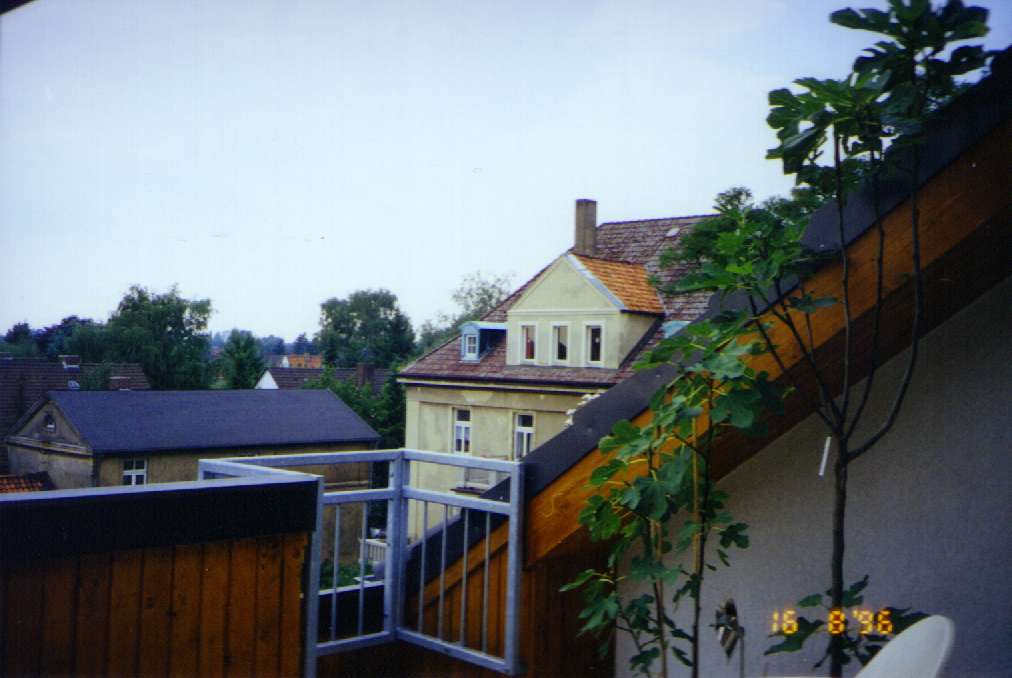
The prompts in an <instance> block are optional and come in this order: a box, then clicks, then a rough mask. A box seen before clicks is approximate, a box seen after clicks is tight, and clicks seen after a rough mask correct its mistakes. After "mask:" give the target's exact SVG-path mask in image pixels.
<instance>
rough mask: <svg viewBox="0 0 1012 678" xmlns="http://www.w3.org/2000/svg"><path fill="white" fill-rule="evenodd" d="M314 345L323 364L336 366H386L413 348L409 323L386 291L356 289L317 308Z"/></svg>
mask: <svg viewBox="0 0 1012 678" xmlns="http://www.w3.org/2000/svg"><path fill="white" fill-rule="evenodd" d="M316 336H317V342H318V343H319V345H320V347H321V348H322V351H323V357H324V361H325V362H326V363H327V364H329V365H334V366H337V367H353V366H355V365H356V364H358V363H360V362H369V363H373V364H375V365H377V366H379V367H390V366H391V365H393V364H394V363H397V362H400V361H402V360H404V359H405V358H406V357H407V356H409V355H410V354H411V351H412V349H413V348H414V342H415V333H414V331H413V330H412V329H411V322H410V321H409V320H408V317H407V316H406V315H404V313H403V312H401V310H400V308H399V307H398V305H397V296H396V295H394V294H393V293H392V292H390V291H388V290H383V289H379V290H358V291H356V292H352V293H351V294H350V295H348V297H347V298H345V299H337V298H331V299H328V300H327V301H325V302H323V303H322V304H321V305H320V331H319V332H318V333H317V335H316Z"/></svg>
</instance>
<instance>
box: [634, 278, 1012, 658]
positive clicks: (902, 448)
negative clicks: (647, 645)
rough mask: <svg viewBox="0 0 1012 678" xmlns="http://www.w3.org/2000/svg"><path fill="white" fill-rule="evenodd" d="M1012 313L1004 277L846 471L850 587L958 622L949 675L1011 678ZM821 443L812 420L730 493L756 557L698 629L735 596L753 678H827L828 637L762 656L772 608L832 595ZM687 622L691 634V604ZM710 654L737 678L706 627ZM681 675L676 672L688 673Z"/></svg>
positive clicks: (948, 331)
mask: <svg viewBox="0 0 1012 678" xmlns="http://www.w3.org/2000/svg"><path fill="white" fill-rule="evenodd" d="M1010 311H1012V280H1006V281H1005V282H1004V283H1002V284H1001V285H999V286H998V287H996V288H995V289H993V290H991V291H990V292H989V293H988V294H986V295H985V296H984V297H982V298H981V299H979V300H977V301H976V302H975V303H974V304H972V305H971V306H970V307H968V308H966V309H964V310H963V311H962V312H960V313H959V314H957V315H956V316H954V317H953V318H952V319H950V320H949V321H948V322H947V323H946V324H944V325H943V326H941V327H939V328H937V329H936V330H935V331H933V332H932V333H931V334H929V335H928V336H927V337H925V339H924V341H923V343H922V347H923V353H922V361H921V362H920V364H919V368H918V372H917V373H916V376H915V379H914V382H913V384H912V386H911V392H910V394H909V397H908V400H907V403H906V405H905V408H904V411H903V414H902V415H901V417H900V418H899V420H898V421H897V424H896V426H895V427H894V429H893V431H892V432H891V433H890V434H889V435H888V436H887V437H886V438H885V439H884V440H883V441H882V442H881V443H880V444H879V446H878V447H876V448H875V449H873V450H872V451H870V452H869V453H868V454H867V455H866V456H864V457H862V458H861V459H859V460H857V461H856V462H854V464H853V465H852V466H851V467H850V476H849V490H850V491H849V502H848V512H847V521H848V524H847V551H846V561H845V570H844V571H845V577H846V580H847V581H848V582H851V581H855V580H857V579H859V578H860V577H861V576H863V575H864V574H868V575H870V578H871V579H870V581H871V583H870V585H869V587H868V589H867V591H866V596H865V604H866V605H865V606H867V607H885V606H894V607H914V608H915V609H920V610H923V611H925V612H928V613H937V614H943V615H946V616H948V617H950V618H951V619H953V621H954V622H955V624H956V643H955V649H954V651H953V654H952V657H951V659H950V662H949V664H948V670H947V671H946V673H945V675H946V676H948V677H950V678H954V677H966V678H970V677H974V678H989V677H992V676H993V677H998V676H1012V566H1010V560H1012V558H1010V556H1012V455H1010V451H1012V433H1010V425H1012V413H1010V405H1009V394H1010V392H1012V387H1010V384H1012V349H1010V348H1009V347H1010V346H1012V314H1010ZM906 358H907V353H903V354H900V355H899V356H897V357H896V358H894V359H893V360H892V361H890V363H888V364H887V365H886V366H885V368H884V369H883V370H881V371H880V373H879V374H880V376H879V377H878V378H877V380H880V381H879V382H878V383H879V384H880V385H881V388H880V389H879V390H878V393H879V397H878V398H877V399H876V400H875V401H874V402H873V403H872V404H871V405H870V406H869V409H870V410H871V414H873V415H875V416H874V417H872V418H873V419H874V420H879V419H880V417H881V415H882V413H883V412H884V411H885V410H886V407H887V404H888V402H889V399H890V398H891V394H892V393H894V392H895V385H896V384H897V383H898V381H899V378H900V375H901V373H902V370H903V368H904V366H905V362H906ZM824 440H825V433H824V432H823V429H822V428H821V423H820V422H819V421H817V420H816V419H815V417H814V416H813V417H810V418H809V419H807V420H805V421H804V422H802V423H801V424H799V425H798V426H796V427H795V428H793V429H792V430H791V431H789V432H788V433H787V434H786V435H784V436H782V437H781V438H779V439H778V440H777V441H775V442H774V443H773V444H771V445H770V446H768V447H767V448H766V449H764V450H762V451H761V452H760V453H759V454H757V455H756V456H755V457H753V458H752V459H750V460H749V461H748V462H746V463H745V464H743V465H742V466H741V467H739V468H738V469H737V470H735V471H734V472H733V473H732V474H731V475H729V476H728V477H727V478H725V479H724V480H723V481H722V482H721V486H722V487H723V488H724V489H725V490H727V491H728V492H729V493H730V495H731V500H730V509H731V510H732V512H733V514H734V516H735V518H736V520H742V521H745V522H747V523H748V524H749V533H750V535H751V540H752V544H751V547H750V548H748V549H746V550H744V551H740V550H733V551H732V553H731V567H730V568H729V569H721V570H719V571H718V572H716V573H711V574H709V576H708V577H707V579H706V582H705V584H704V593H703V607H702V609H703V616H702V620H703V622H705V623H706V624H710V623H712V622H713V615H714V610H715V609H716V607H717V606H718V605H720V604H721V603H722V602H723V601H724V600H726V599H727V598H729V597H733V598H734V599H735V601H736V602H737V604H738V609H739V612H740V613H741V614H742V616H743V624H744V626H745V628H746V630H747V634H748V635H747V648H746V649H747V651H746V670H745V673H746V675H748V676H766V675H771V676H772V675H798V674H801V675H813V674H815V673H818V672H815V671H813V670H812V665H813V663H814V662H815V660H816V659H817V658H818V656H819V655H820V654H821V652H822V649H823V648H824V643H825V639H826V637H827V636H826V634H825V633H824V632H823V633H821V634H820V635H818V636H816V637H814V638H812V639H809V641H808V643H807V645H808V647H807V651H805V652H804V653H795V654H777V655H770V656H767V657H764V656H763V655H762V653H763V651H764V650H765V649H766V648H767V647H769V645H770V644H771V641H770V640H769V639H768V638H767V634H768V633H769V623H770V619H771V617H770V615H771V613H772V611H773V610H775V609H778V608H783V607H785V606H793V604H794V603H796V602H797V601H798V600H799V599H801V598H802V597H804V596H805V595H808V594H810V593H814V592H817V591H822V590H825V589H827V588H828V587H829V583H830V571H829V565H830V553H831V535H830V528H831V513H832V501H833V492H832V481H831V474H830V473H827V475H826V478H824V479H820V478H819V477H818V467H819V460H820V457H821V453H822V446H823V441H824ZM713 560H714V562H716V558H714V559H713ZM624 593H633V591H629V590H627V591H625V592H624ZM677 617H678V618H679V619H680V620H681V623H683V624H684V625H686V626H688V624H689V622H688V620H689V608H688V605H686V606H685V607H684V609H682V610H680V611H679V612H678V614H677ZM632 649H633V648H632V644H631V643H630V642H628V640H627V639H626V638H625V637H624V636H623V635H622V634H619V639H618V645H617V658H616V673H617V674H618V675H629V670H628V661H627V659H628V657H629V655H630V654H631V651H632ZM701 653H702V662H701V664H702V666H701V668H702V672H701V673H702V675H704V676H707V677H710V676H737V675H738V658H737V655H736V656H735V658H734V660H733V661H732V662H731V663H728V662H726V661H725V659H724V655H723V653H722V652H721V650H720V647H719V645H718V643H717V641H716V637H715V635H714V634H713V633H712V631H711V630H710V629H709V628H707V629H706V630H705V631H704V632H703V643H702V649H701ZM857 668H859V667H851V671H850V674H853V673H855V672H856V669H857ZM679 670H681V671H682V672H681V673H679V672H677V671H676V673H675V674H674V675H688V674H687V670H682V669H681V667H679ZM821 673H822V675H825V674H826V667H825V666H823V669H822V671H821Z"/></svg>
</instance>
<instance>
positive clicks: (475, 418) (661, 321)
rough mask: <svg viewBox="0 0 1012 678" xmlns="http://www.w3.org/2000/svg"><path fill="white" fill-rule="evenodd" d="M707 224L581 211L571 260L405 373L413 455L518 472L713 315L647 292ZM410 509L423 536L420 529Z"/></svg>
mask: <svg viewBox="0 0 1012 678" xmlns="http://www.w3.org/2000/svg"><path fill="white" fill-rule="evenodd" d="M704 218H706V217H705V216H690V217H680V218H668V219H649V220H643V221H624V222H611V223H604V224H601V225H600V226H598V224H597V203H595V202H594V201H593V200H578V201H577V202H576V224H575V226H576V227H575V238H574V241H575V242H574V246H573V248H571V249H570V250H569V251H567V252H565V253H563V254H562V255H561V256H559V257H558V258H556V259H555V260H554V261H552V262H551V263H550V264H549V265H548V266H547V267H545V268H544V269H543V270H542V271H541V272H540V273H538V274H537V275H536V276H534V278H533V279H531V280H530V281H528V282H527V283H526V284H525V285H523V286H522V287H521V288H520V289H518V290H517V291H516V292H514V293H513V294H512V295H511V296H510V297H509V298H507V299H506V300H505V301H504V302H503V303H502V304H500V305H499V306H498V307H497V308H495V309H493V310H492V311H491V312H490V313H488V314H487V315H486V316H485V317H484V318H482V319H481V320H477V321H474V322H469V323H466V324H465V325H464V326H463V327H462V330H461V334H460V336H459V337H455V338H454V339H452V340H451V341H449V342H447V343H446V344H444V345H442V346H440V347H439V348H437V349H435V350H433V351H431V352H430V353H428V354H426V355H424V356H422V357H421V358H419V359H418V360H417V361H415V362H414V363H413V364H411V365H409V366H408V367H407V368H405V369H404V370H403V371H402V372H401V374H400V375H399V381H400V382H401V383H402V384H404V386H405V392H406V399H407V421H406V430H405V445H406V446H407V447H409V448H415V449H423V450H435V451H442V452H454V453H459V454H474V455H479V456H483V457H497V458H502V459H513V460H515V459H519V458H521V457H523V456H524V455H525V454H526V453H527V452H529V451H531V450H533V449H534V448H536V447H538V446H540V445H541V444H543V443H544V442H545V441H547V440H548V439H550V438H552V437H553V436H555V435H556V434H558V433H559V432H560V431H562V430H563V429H564V428H565V427H566V425H567V421H568V412H569V411H571V410H573V409H575V408H576V407H578V406H579V405H580V403H581V402H582V401H583V399H584V398H585V397H587V396H593V395H596V394H600V393H603V392H604V391H606V390H607V389H608V388H610V387H611V386H613V385H614V384H616V383H618V382H620V381H622V380H623V379H625V378H626V377H628V376H629V375H630V374H631V373H632V365H633V363H635V362H636V360H637V358H638V357H639V356H640V355H641V354H642V353H643V352H644V351H645V350H647V349H648V348H650V347H651V346H652V345H653V344H654V343H656V341H657V340H658V339H660V338H661V337H663V336H664V335H665V334H666V333H670V332H673V331H674V330H675V329H677V328H678V327H681V326H682V325H683V324H685V323H687V322H688V321H690V320H692V319H694V318H696V317H697V316H698V315H700V314H701V313H702V312H703V311H704V310H705V309H706V306H707V297H706V295H696V296H688V297H687V296H679V297H677V298H662V296H661V295H659V294H658V292H657V291H656V290H655V289H654V287H653V285H651V283H650V278H651V277H652V276H655V277H657V278H659V279H661V280H664V281H670V280H672V279H675V278H677V277H679V276H680V275H681V274H682V273H683V271H682V270H681V269H674V270H672V269H665V270H661V269H660V267H659V265H658V259H659V258H660V254H661V252H662V251H664V250H665V249H667V248H668V247H670V246H673V245H674V244H675V243H676V242H677V241H678V238H679V237H680V236H681V235H683V234H684V233H686V232H688V230H689V229H691V228H692V226H693V225H695V224H696V223H698V222H699V221H701V220H702V219H704ZM416 466H418V469H417V471H416V472H417V474H418V475H417V477H415V478H413V479H412V482H413V483H415V484H418V485H420V486H422V487H425V488H428V489H433V490H443V491H446V490H455V491H458V492H474V493H478V492H482V491H484V490H485V489H488V488H489V487H490V486H491V485H493V484H494V483H495V481H496V479H495V478H494V477H492V476H491V475H490V474H489V473H488V472H482V471H470V470H469V471H467V472H463V473H462V472H461V471H460V470H455V469H449V468H448V467H439V468H436V467H426V466H425V465H416ZM411 508H412V510H411V513H410V521H411V525H412V532H413V533H414V534H417V533H418V531H419V530H420V527H421V520H422V519H421V515H420V512H418V511H417V510H415V509H416V508H417V507H411ZM437 518H441V516H430V524H431V523H432V522H434V521H435V520H436V519H437Z"/></svg>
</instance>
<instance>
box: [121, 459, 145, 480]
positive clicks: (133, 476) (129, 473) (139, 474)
mask: <svg viewBox="0 0 1012 678" xmlns="http://www.w3.org/2000/svg"><path fill="white" fill-rule="evenodd" d="M128 463H129V464H130V468H127V464H128ZM120 478H121V481H122V482H121V483H120V484H121V485H147V484H148V460H147V457H127V458H125V459H123V462H122V474H121V476H120ZM128 479H129V482H127V480H128ZM138 480H139V481H140V482H138Z"/></svg>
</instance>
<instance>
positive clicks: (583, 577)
mask: <svg viewBox="0 0 1012 678" xmlns="http://www.w3.org/2000/svg"><path fill="white" fill-rule="evenodd" d="M595 574H597V572H596V571H594V570H584V571H583V572H581V573H580V574H578V575H576V579H574V580H573V581H571V582H569V583H568V584H564V585H563V586H561V587H559V591H572V590H573V589H578V588H580V587H581V586H583V585H584V584H586V583H587V582H588V581H590V578H591V577H593V576H594V575H595Z"/></svg>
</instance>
